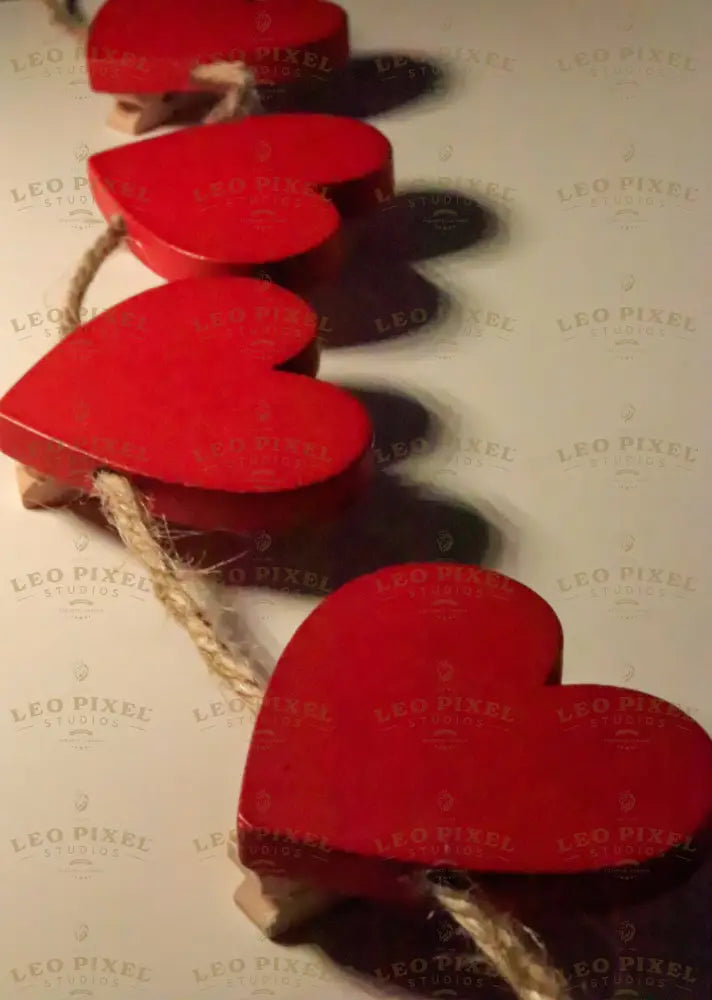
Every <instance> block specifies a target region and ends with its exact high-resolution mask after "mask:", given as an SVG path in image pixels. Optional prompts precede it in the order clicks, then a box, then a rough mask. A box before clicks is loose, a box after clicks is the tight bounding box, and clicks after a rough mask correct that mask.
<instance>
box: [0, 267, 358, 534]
mask: <svg viewBox="0 0 712 1000" xmlns="http://www.w3.org/2000/svg"><path fill="white" fill-rule="evenodd" d="M316 325H317V319H316V316H315V314H314V313H313V312H312V310H311V309H310V308H309V307H308V306H307V305H306V304H305V303H304V302H303V301H302V300H301V299H299V298H298V297H297V296H296V295H294V294H292V293H291V292H288V291H286V290H285V289H282V288H280V287H279V286H275V285H271V284H269V283H266V282H259V281H255V280H254V279H251V278H200V279H192V280H188V281H183V282H176V283H174V284H170V285H163V286H161V287H159V288H153V289H151V290H149V291H147V292H142V293H141V294H140V295H135V296H133V297H132V298H130V299H127V300H126V301H125V302H122V303H120V304H119V305H117V306H114V307H113V308H112V309H109V310H107V311H106V312H105V313H102V314H101V315H100V316H97V317H96V318H95V319H93V320H91V321H90V322H89V323H86V324H85V325H84V326H82V327H79V329H77V330H75V332H74V333H72V334H71V335H70V336H69V337H68V338H66V339H65V340H64V341H62V342H61V343H59V344H58V345H57V346H56V347H54V348H53V349H52V350H51V351H50V352H49V353H48V354H46V355H45V356H44V357H43V358H41V359H40V360H39V361H38V362H37V364H36V365H35V366H34V367H33V368H32V369H31V370H30V371H29V372H27V374H26V375H24V376H23V378H21V379H20V381H19V382H18V383H17V384H16V385H15V386H14V387H13V388H11V389H10V390H9V392H8V393H7V394H6V395H5V396H4V398H3V399H2V400H0V449H1V450H2V451H4V452H5V453H6V454H8V455H10V456H11V457H12V458H14V459H16V460H18V461H19V462H22V463H23V464H25V465H28V466H30V467H32V468H35V469H37V470H39V471H40V472H41V473H44V474H45V475H48V476H52V477H54V478H56V479H57V480H59V481H60V482H62V483H66V484H68V485H72V486H75V487H78V488H80V489H83V490H85V491H89V490H90V488H91V479H92V476H93V475H94V474H95V473H96V471H97V470H98V469H100V468H102V467H109V468H111V469H115V470H117V471H120V472H123V473H126V474H127V475H129V476H131V477H132V478H133V479H134V481H135V483H136V485H137V486H138V487H139V488H140V489H141V491H142V492H143V493H145V495H146V496H147V497H148V499H149V501H150V502H151V505H152V508H153V511H154V513H156V514H160V515H164V516H165V517H167V518H168V519H170V520H173V521H175V522H177V523H179V524H190V525H195V526H197V527H204V528H212V529H224V530H237V531H242V530H248V529H250V528H254V527H268V526H270V525H272V526H273V527H275V528H280V527H289V526H291V525H293V524H295V523H298V522H300V521H302V520H304V519H305V518H311V519H314V520H316V519H321V518H324V517H327V516H330V515H331V514H332V513H333V512H334V511H335V510H338V509H339V508H340V506H341V505H342V504H343V503H344V502H345V501H347V500H348V499H349V497H350V496H351V495H352V493H353V492H354V491H355V490H356V489H357V488H359V486H360V485H361V484H362V482H363V480H364V477H366V476H367V475H368V474H369V470H370V469H371V461H372V460H371V454H370V447H369V446H370V440H371V436H372V430H371V425H370V421H369V418H368V415H367V413H366V411H365V409H364V408H363V407H362V405H361V404H360V403H359V402H358V401H357V400H356V399H355V398H354V397H352V396H351V395H349V394H348V393H346V392H344V391H343V390H341V389H338V388H336V387H335V386H333V385H330V384H329V383H327V382H321V381H317V380H316V379H314V378H312V377H311V376H312V375H314V374H315V373H316V369H317V367H318V356H317V347H316Z"/></svg>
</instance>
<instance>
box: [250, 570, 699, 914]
mask: <svg viewBox="0 0 712 1000" xmlns="http://www.w3.org/2000/svg"><path fill="white" fill-rule="evenodd" d="M561 646H562V637H561V628H560V625H559V622H558V620H557V617H556V615H555V614H554V612H553V610H552V609H551V608H550V607H549V606H548V604H547V603H546V602H545V601H544V600H543V599H541V598H540V597H538V596H537V595H536V594H535V593H533V592H532V591H531V590H529V589H528V588H527V587H524V586H523V585H521V584H519V583H517V582H515V581H514V580H511V579H509V578H507V577H505V576H502V575H501V574H498V573H493V572H489V571H486V570H483V569H481V568H477V567H473V566H465V565H458V564H453V563H440V564H427V563H426V564H418V563H413V564H406V565H402V566H391V567H388V568H386V569H383V570H380V571H378V572H376V573H372V574H369V575H367V576H363V577H360V578H358V579H356V580H354V581H353V582H351V583H348V584H346V585H345V586H343V587H341V588H340V589H339V590H338V591H335V592H334V593H333V594H331V595H330V596H329V597H327V598H326V599H325V600H324V601H323V603H322V604H321V605H320V606H319V607H318V608H317V609H316V610H315V611H314V612H313V613H312V614H311V615H310V616H309V617H308V618H307V619H306V621H305V622H304V623H303V625H302V626H301V627H300V628H299V629H298V630H297V632H296V634H295V635H294V637H293V639H292V641H291V642H290V643H289V645H288V646H287V648H286V650H285V651H284V653H283V655H282V657H281V658H280V660H279V663H278V665H277V668H276V670H275V673H274V675H273V678H272V680H271V683H270V685H269V687H268V690H267V693H266V696H265V701H264V705H263V707H262V709H261V711H260V714H259V717H258V719H257V723H256V728H255V732H254V735H253V739H252V744H251V747H250V751H249V756H248V761H247V767H246V771H245V776H244V780H243V786H242V794H241V798H240V805H239V813H238V842H239V854H240V859H241V862H242V863H243V864H244V866H245V867H246V868H248V869H252V870H254V871H256V872H260V871H262V872H264V873H269V875H270V876H272V877H274V876H279V877H282V878H285V879H288V880H291V881H292V882H295V883H300V884H306V885H312V886H315V887H318V888H321V889H324V890H327V891H332V892H336V893H339V894H343V895H361V896H373V897H376V898H404V897H407V896H408V895H409V893H412V889H410V890H409V889H408V886H407V885H406V886H405V887H404V885H403V884H401V882H400V881H399V876H402V875H404V874H407V873H408V872H410V871H412V870H413V869H414V868H416V867H433V866H445V867H447V868H451V869H464V870H470V871H477V872H480V873H530V874H572V873H587V872H597V871H600V870H601V869H608V868H611V867H613V866H629V865H631V866H636V865H641V864H642V863H643V862H647V861H649V860H650V859H651V858H658V857H661V856H663V855H667V854H669V853H671V852H672V853H675V852H676V853H677V854H679V855H680V856H682V857H690V856H692V855H691V853H690V852H694V851H695V837H696V836H697V835H698V833H699V832H700V831H701V830H703V829H705V828H706V824H707V822H708V820H709V818H710V813H711V812H712V740H710V738H709V737H708V736H707V734H706V733H705V731H704V730H703V729H702V728H701V727H700V726H698V725H697V724H696V723H695V722H694V721H693V720H692V719H690V718H689V717H688V716H686V715H685V714H684V713H683V712H682V711H680V710H679V709H678V708H676V707H675V706H673V705H671V704H668V703H667V702H664V701H661V700H660V699H658V698H654V697H651V696H650V695H646V694H644V693H643V692H639V691H633V690H630V689H622V688H617V687H611V686H606V685H594V684H576V685H560V684H559V683H557V681H558V667H559V663H560V655H561Z"/></svg>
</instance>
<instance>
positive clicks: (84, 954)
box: [6, 923, 152, 1000]
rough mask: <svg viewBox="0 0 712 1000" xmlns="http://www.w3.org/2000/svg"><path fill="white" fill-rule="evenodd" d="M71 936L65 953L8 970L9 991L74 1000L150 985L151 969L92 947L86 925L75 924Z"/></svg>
mask: <svg viewBox="0 0 712 1000" xmlns="http://www.w3.org/2000/svg"><path fill="white" fill-rule="evenodd" d="M73 937H74V942H75V943H74V945H73V946H72V947H71V948H67V949H66V951H61V952H60V951H59V950H58V951H56V952H53V953H51V954H45V955H42V956H38V955H35V956H34V957H33V960H32V961H30V962H19V963H17V964H16V965H15V966H14V967H13V968H11V969H10V970H9V973H8V975H9V979H10V982H11V984H12V989H13V990H15V991H16V990H19V991H22V994H23V995H24V993H25V992H26V993H27V995H28V996H36V995H37V993H36V991H37V989H38V988H41V989H44V990H47V991H48V992H49V991H52V992H53V993H54V991H59V992H60V994H61V995H62V996H67V997H69V998H72V1000H73V998H75V997H77V998H78V997H102V996H104V995H105V994H104V990H116V989H119V988H121V989H122V990H125V991H128V990H129V989H133V990H141V988H142V987H143V986H145V985H146V984H147V983H150V982H151V976H152V970H151V969H150V968H149V967H148V966H146V965H143V964H142V963H141V962H140V961H136V959H135V957H133V958H131V959H129V958H126V957H124V956H123V955H119V956H117V955H116V954H115V953H114V952H113V951H109V950H108V949H107V950H105V949H104V948H103V947H102V948H100V947H97V946H96V945H94V944H92V941H91V940H90V938H91V937H92V935H91V932H90V929H89V925H88V924H85V923H80V924H77V925H76V926H75V927H74V932H73ZM85 941H86V942H87V944H85V943H84V942H85ZM65 990H66V991H68V992H66V993H65ZM6 995H8V996H9V994H6ZM12 995H13V996H17V995H18V993H16V992H13V994H12Z"/></svg>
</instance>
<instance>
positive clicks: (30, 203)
mask: <svg viewBox="0 0 712 1000" xmlns="http://www.w3.org/2000/svg"><path fill="white" fill-rule="evenodd" d="M89 155H90V154H89V147H88V146H87V145H86V143H83V142H82V143H79V144H78V145H77V146H75V147H74V150H73V159H74V161H75V163H76V164H77V166H76V167H75V168H74V169H71V168H67V169H64V170H62V171H60V172H58V173H56V174H53V175H51V176H45V177H36V178H33V179H32V180H29V181H25V182H24V183H22V184H18V185H16V186H15V187H13V188H11V189H10V191H9V194H8V198H9V202H10V205H11V206H12V208H14V209H15V211H16V212H17V214H18V215H22V216H27V217H32V218H38V217H40V216H42V217H43V218H45V217H46V216H47V215H50V216H51V217H52V218H53V219H56V220H57V221H58V222H61V223H62V224H63V225H66V226H68V227H69V228H70V229H76V230H79V231H83V230H86V229H91V228H93V227H94V226H102V225H104V220H103V218H102V217H101V216H100V214H99V212H98V211H97V209H96V206H95V204H94V199H93V197H92V194H91V189H90V187H89V180H88V178H87V175H86V171H85V170H84V168H83V164H84V163H85V161H86V160H87V159H88V157H89ZM80 170H81V172H80Z"/></svg>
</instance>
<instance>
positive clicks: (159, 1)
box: [87, 0, 349, 94]
mask: <svg viewBox="0 0 712 1000" xmlns="http://www.w3.org/2000/svg"><path fill="white" fill-rule="evenodd" d="M348 56H349V39H348V20H347V17H346V14H345V12H344V11H343V10H342V9H341V8H340V7H338V6H337V5H336V4H333V3H328V2H326V0H259V2H251V0H199V2H196V0H192V2H191V0H181V2H180V3H175V2H174V0H107V2H106V3H105V4H104V5H103V6H102V7H101V8H100V9H99V10H98V11H97V14H96V16H95V18H94V19H93V21H92V24H91V27H90V31H89V40H88V45H87V68H88V71H89V82H90V85H91V88H92V90H95V91H100V92H102V93H110V94H145V93H155V94H159V93H162V92H164V91H189V90H199V89H200V86H199V85H196V84H195V83H193V82H192V81H191V79H190V73H191V70H192V69H193V68H194V67H195V66H198V65H204V64H207V63H213V62H218V61H235V60H240V61H241V62H246V63H247V64H248V65H249V66H250V67H251V69H252V71H253V73H254V75H255V78H256V80H257V82H258V83H260V84H262V83H266V84H275V83H285V82H292V81H294V80H298V79H305V78H306V79H317V80H323V79H328V78H329V74H330V73H331V72H332V71H333V70H334V69H335V68H337V67H339V66H343V65H344V64H345V63H346V62H347V60H348Z"/></svg>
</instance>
